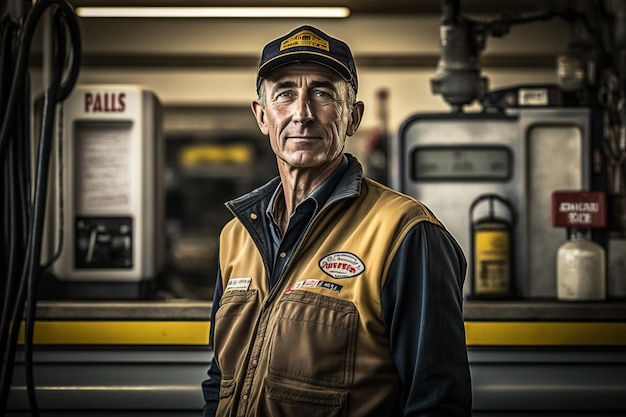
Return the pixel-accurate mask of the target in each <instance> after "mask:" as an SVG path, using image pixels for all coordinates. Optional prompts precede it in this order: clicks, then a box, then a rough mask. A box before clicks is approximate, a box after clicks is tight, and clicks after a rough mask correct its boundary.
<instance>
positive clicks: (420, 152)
mask: <svg viewBox="0 0 626 417" xmlns="http://www.w3.org/2000/svg"><path fill="white" fill-rule="evenodd" d="M411 171H412V175H413V179H414V180H416V181H508V180H509V179H510V178H511V177H512V171H513V167H512V153H511V150H510V149H509V148H508V147H506V146H494V145H487V146H468V145H463V146H457V145H450V146H420V147H417V148H415V149H414V150H413V153H412V160H411Z"/></svg>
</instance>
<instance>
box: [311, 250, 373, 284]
mask: <svg viewBox="0 0 626 417" xmlns="http://www.w3.org/2000/svg"><path fill="white" fill-rule="evenodd" d="M319 267H320V269H321V270H322V271H324V273H325V274H327V275H330V276H331V277H333V278H336V279H341V278H353V277H356V276H357V275H360V274H362V273H363V271H365V264H364V263H363V261H361V260H360V259H359V257H358V256H356V255H355V254H353V253H350V252H335V253H331V254H330V255H326V256H325V257H323V258H322V259H320V261H319Z"/></svg>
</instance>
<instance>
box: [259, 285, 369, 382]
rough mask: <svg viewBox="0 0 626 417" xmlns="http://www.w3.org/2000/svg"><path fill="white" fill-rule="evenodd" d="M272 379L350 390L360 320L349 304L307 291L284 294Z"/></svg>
mask: <svg viewBox="0 0 626 417" xmlns="http://www.w3.org/2000/svg"><path fill="white" fill-rule="evenodd" d="M277 317H278V319H277V321H276V322H274V324H273V325H274V326H275V327H274V331H273V332H272V339H271V348H270V358H269V373H270V375H274V376H277V377H280V378H286V379H290V380H294V381H300V382H305V383H309V384H313V385H316V386H323V387H329V388H349V387H350V386H351V384H352V379H353V370H354V353H355V349H356V335H357V325H358V317H359V314H358V312H357V309H356V307H355V306H354V304H352V303H351V302H349V301H346V300H342V299H338V298H333V297H328V296H325V295H320V294H316V293H312V292H308V291H303V290H297V291H293V292H291V293H289V294H286V295H285V296H284V297H283V298H282V299H281V300H280V303H279V306H278V308H277Z"/></svg>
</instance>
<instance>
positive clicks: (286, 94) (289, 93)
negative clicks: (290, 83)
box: [276, 91, 293, 99]
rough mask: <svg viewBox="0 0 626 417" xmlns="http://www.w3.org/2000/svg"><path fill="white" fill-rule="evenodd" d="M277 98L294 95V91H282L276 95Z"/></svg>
mask: <svg viewBox="0 0 626 417" xmlns="http://www.w3.org/2000/svg"><path fill="white" fill-rule="evenodd" d="M276 97H277V98H283V99H284V98H291V97H293V93H292V92H291V91H281V92H280V93H278V94H277V95H276Z"/></svg>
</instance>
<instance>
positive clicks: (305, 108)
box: [293, 93, 313, 124]
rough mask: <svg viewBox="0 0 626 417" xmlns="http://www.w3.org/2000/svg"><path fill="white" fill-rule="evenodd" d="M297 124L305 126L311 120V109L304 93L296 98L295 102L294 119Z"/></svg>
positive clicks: (307, 97)
mask: <svg viewBox="0 0 626 417" xmlns="http://www.w3.org/2000/svg"><path fill="white" fill-rule="evenodd" d="M293 120H294V121H295V122H297V123H302V124H306V123H309V122H311V121H312V120H313V109H312V108H311V100H310V99H309V95H308V94H306V93H304V94H300V95H299V96H298V99H297V100H296V102H295V109H294V118H293Z"/></svg>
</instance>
